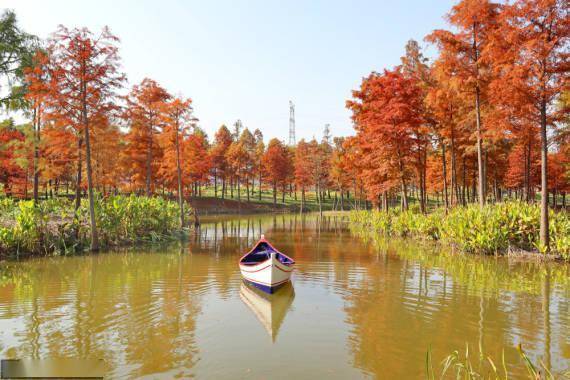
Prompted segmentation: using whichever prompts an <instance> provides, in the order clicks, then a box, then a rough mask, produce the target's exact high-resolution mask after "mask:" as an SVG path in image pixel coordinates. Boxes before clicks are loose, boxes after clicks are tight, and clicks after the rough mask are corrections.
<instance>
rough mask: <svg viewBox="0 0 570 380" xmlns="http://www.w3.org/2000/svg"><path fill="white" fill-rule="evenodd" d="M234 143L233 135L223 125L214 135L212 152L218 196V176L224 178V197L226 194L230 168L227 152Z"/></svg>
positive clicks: (215, 186)
mask: <svg viewBox="0 0 570 380" xmlns="http://www.w3.org/2000/svg"><path fill="white" fill-rule="evenodd" d="M231 144H232V135H231V133H230V131H229V129H228V128H227V127H226V126H225V125H222V126H221V127H220V128H219V129H218V131H217V132H216V135H215V137H214V144H213V146H212V150H211V153H210V157H211V158H212V167H213V171H214V196H215V197H217V196H218V178H219V177H221V178H222V199H223V198H224V196H225V194H226V178H227V170H228V162H227V159H226V153H227V151H228V149H229V147H230V145H231Z"/></svg>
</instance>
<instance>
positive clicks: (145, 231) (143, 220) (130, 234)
mask: <svg viewBox="0 0 570 380" xmlns="http://www.w3.org/2000/svg"><path fill="white" fill-rule="evenodd" d="M186 210H189V208H188V207H186ZM0 211H1V214H0V215H2V218H0V254H4V255H6V254H8V255H18V254H20V253H56V254H57V253H69V252H76V251H81V250H82V249H83V248H84V247H86V246H87V244H88V239H89V235H90V234H89V228H90V226H89V224H88V223H87V221H88V217H89V209H88V203H87V201H85V200H84V201H83V202H82V203H81V206H80V208H79V209H78V210H77V211H75V210H74V203H73V202H72V201H71V200H69V199H63V198H61V199H60V198H58V199H49V200H46V201H42V202H40V203H39V204H38V205H36V206H34V203H33V201H19V202H15V201H13V200H11V199H3V200H1V201H0ZM95 214H96V221H97V229H98V231H99V236H100V241H101V245H102V246H111V245H119V244H124V243H135V242H144V241H156V240H163V239H165V238H167V237H170V236H172V235H173V234H174V233H176V232H177V231H178V230H179V225H178V223H179V214H178V205H177V203H175V202H172V201H168V200H165V199H163V198H158V197H156V198H151V197H136V196H113V197H109V198H105V199H101V198H98V199H97V202H96V207H95Z"/></svg>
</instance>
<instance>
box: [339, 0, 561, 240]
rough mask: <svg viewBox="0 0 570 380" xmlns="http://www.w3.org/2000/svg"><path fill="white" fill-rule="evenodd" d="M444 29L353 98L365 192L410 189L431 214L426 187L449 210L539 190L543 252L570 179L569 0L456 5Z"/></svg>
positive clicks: (470, 0) (352, 144)
mask: <svg viewBox="0 0 570 380" xmlns="http://www.w3.org/2000/svg"><path fill="white" fill-rule="evenodd" d="M447 21H448V22H449V24H450V26H451V27H452V28H451V30H434V31H433V32H432V33H431V34H429V35H428V36H426V38H425V39H426V41H427V42H429V43H431V44H434V45H435V47H437V49H438V55H437V56H436V57H435V59H433V60H431V61H430V60H428V59H426V58H425V57H424V55H423V53H422V51H421V49H420V46H419V44H418V43H417V42H416V41H409V42H408V44H407V45H406V54H405V55H404V56H403V57H402V59H401V64H400V65H398V66H396V67H394V68H392V69H386V70H384V71H382V72H372V73H371V74H370V75H369V76H367V77H366V78H364V79H363V80H362V84H361V86H360V88H359V89H357V90H355V91H353V98H352V99H351V100H349V101H347V107H348V108H349V109H350V110H351V111H352V115H353V116H352V117H353V121H354V125H355V129H356V136H354V137H351V138H349V140H348V141H347V142H346V147H347V148H349V149H350V150H351V151H352V153H351V154H354V155H355V156H356V157H357V159H356V161H355V162H356V163H357V165H355V170H356V173H355V176H356V177H357V178H361V179H362V181H363V184H364V187H365V189H366V193H367V195H368V197H369V199H371V200H373V201H374V202H375V203H377V204H379V205H380V206H381V207H383V208H387V202H388V200H389V199H390V198H391V196H393V195H394V194H396V193H399V194H400V199H401V205H402V208H403V209H407V208H408V197H409V192H410V188H414V189H417V190H418V192H419V200H420V207H421V209H422V211H424V212H425V210H426V199H427V194H428V192H432V193H436V194H441V197H442V198H443V200H444V204H445V207H446V209H447V208H449V207H453V206H455V205H465V204H466V203H468V202H478V203H479V204H480V205H481V207H483V205H484V204H485V203H486V202H488V201H500V200H501V199H502V198H503V197H505V196H511V197H517V198H519V199H522V200H526V201H533V200H534V199H535V194H536V193H537V192H538V191H540V194H541V197H540V199H541V201H540V202H541V221H540V224H541V225H540V240H541V243H542V244H543V245H544V246H546V247H548V242H549V236H548V230H549V228H548V199H549V194H551V195H553V197H552V199H553V202H554V203H555V204H556V201H557V198H558V197H559V196H561V197H562V199H563V200H562V202H563V204H564V206H565V196H566V193H567V192H568V189H569V184H570V166H569V164H570V144H569V141H570V140H569V128H568V111H569V105H570V103H569V87H568V86H569V81H568V73H569V69H570V65H569V62H570V61H569V34H570V18H569V8H568V3H567V2H566V1H564V0H516V1H512V2H509V3H498V2H492V1H488V0H462V1H459V2H458V3H457V4H456V5H455V6H453V7H452V9H451V11H450V12H449V13H448V15H447Z"/></svg>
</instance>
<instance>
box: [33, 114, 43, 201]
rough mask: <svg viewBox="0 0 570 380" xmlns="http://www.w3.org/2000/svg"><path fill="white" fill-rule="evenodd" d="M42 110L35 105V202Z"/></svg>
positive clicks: (38, 174)
mask: <svg viewBox="0 0 570 380" xmlns="http://www.w3.org/2000/svg"><path fill="white" fill-rule="evenodd" d="M40 112H41V110H40V108H39V107H38V106H37V105H36V107H34V204H36V205H37V204H38V189H39V182H40V171H39V167H38V166H39V161H40V146H39V145H40V125H41V120H40V118H41V114H40Z"/></svg>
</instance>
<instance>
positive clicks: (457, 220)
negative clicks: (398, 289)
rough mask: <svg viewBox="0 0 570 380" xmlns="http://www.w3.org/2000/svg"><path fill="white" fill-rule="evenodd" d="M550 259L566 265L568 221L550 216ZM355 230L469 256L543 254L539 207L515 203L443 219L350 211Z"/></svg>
mask: <svg viewBox="0 0 570 380" xmlns="http://www.w3.org/2000/svg"><path fill="white" fill-rule="evenodd" d="M549 216H550V227H549V230H550V238H551V245H550V248H551V253H553V254H555V255H558V256H560V257H562V258H564V259H566V260H570V216H569V214H568V213H567V212H564V211H562V212H555V211H552V210H551V211H550V215H549ZM350 221H351V225H352V227H353V229H355V230H356V232H359V231H361V232H362V231H372V232H374V233H378V234H381V235H387V236H404V237H406V236H414V237H420V238H427V239H431V240H439V241H444V242H447V243H451V244H453V245H454V246H457V247H458V248H459V249H460V250H462V251H464V252H469V253H482V254H500V253H505V252H507V251H508V250H509V249H517V250H524V251H533V252H542V253H545V252H546V249H545V247H542V246H541V244H540V241H539V232H540V206H539V205H536V204H528V203H524V202H518V201H508V202H504V203H498V204H489V205H486V206H485V207H484V208H483V209H480V208H479V206H478V205H470V206H467V207H457V208H454V209H451V210H450V211H449V213H448V214H445V212H444V210H443V209H436V210H435V211H433V212H431V213H429V214H426V215H424V214H422V213H420V212H419V211H418V209H417V208H415V207H413V208H412V209H410V210H409V211H406V212H401V211H399V210H397V209H390V210H389V211H388V212H380V211H353V212H351V214H350Z"/></svg>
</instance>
